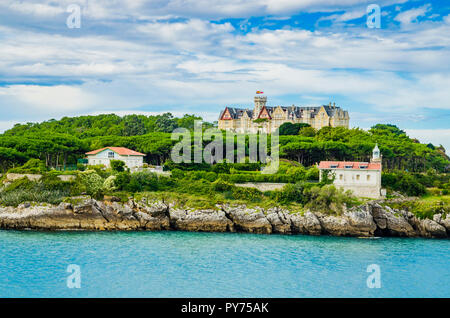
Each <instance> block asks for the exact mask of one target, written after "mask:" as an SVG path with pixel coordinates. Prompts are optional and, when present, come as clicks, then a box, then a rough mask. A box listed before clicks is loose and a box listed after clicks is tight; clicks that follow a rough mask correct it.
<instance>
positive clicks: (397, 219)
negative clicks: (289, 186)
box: [0, 197, 450, 238]
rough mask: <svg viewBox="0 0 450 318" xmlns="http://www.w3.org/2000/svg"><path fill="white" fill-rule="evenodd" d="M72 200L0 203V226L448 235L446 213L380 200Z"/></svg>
mask: <svg viewBox="0 0 450 318" xmlns="http://www.w3.org/2000/svg"><path fill="white" fill-rule="evenodd" d="M70 202H72V203H61V204H59V205H58V206H54V205H49V204H39V205H38V204H37V205H33V204H29V203H25V204H21V205H19V206H18V207H0V228H1V229H16V230H25V229H31V230H49V231H57V230H86V231H105V230H109V231H139V230H146V231H162V230H177V231H193V232H247V233H259V234H271V233H279V234H305V235H332V236H355V237H375V236H396V237H430V238H448V237H449V234H450V217H447V218H444V217H443V216H442V215H439V214H436V215H435V216H434V218H433V220H429V219H425V220H421V219H418V218H416V217H415V216H414V215H413V214H412V213H410V212H407V211H403V210H394V209H391V208H389V207H387V206H383V205H382V204H381V203H382V202H380V201H372V202H369V203H366V204H364V205H361V206H358V207H354V208H351V209H348V210H344V212H343V213H342V214H341V215H339V216H338V215H329V214H325V213H320V212H313V211H306V212H304V213H291V212H290V211H288V210H285V209H281V208H270V209H263V208H249V207H246V206H230V205H220V206H219V205H218V206H217V207H216V209H205V210H194V209H183V208H180V207H178V206H176V205H174V204H171V203H165V202H162V201H147V200H146V199H142V200H140V201H135V200H129V201H128V202H127V203H120V202H117V200H115V199H114V198H110V199H109V200H104V201H97V200H94V199H91V198H89V197H78V198H72V200H70Z"/></svg>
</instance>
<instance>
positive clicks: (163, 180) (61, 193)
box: [0, 159, 359, 213]
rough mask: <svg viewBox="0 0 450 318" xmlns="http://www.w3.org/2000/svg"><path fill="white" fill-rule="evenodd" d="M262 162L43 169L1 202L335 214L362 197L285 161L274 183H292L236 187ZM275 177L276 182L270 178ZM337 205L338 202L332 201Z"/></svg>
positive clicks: (9, 188) (1, 195)
mask: <svg viewBox="0 0 450 318" xmlns="http://www.w3.org/2000/svg"><path fill="white" fill-rule="evenodd" d="M42 166H43V162H40V161H39V160H36V159H33V160H31V161H30V162H28V163H27V164H26V165H24V166H23V167H22V168H20V169H23V170H22V171H21V172H33V171H34V172H37V171H41V168H42ZM258 166H259V164H227V163H224V164H218V165H215V166H214V167H215V171H216V172H215V171H202V170H200V171H197V170H194V171H187V170H181V169H177V168H175V169H174V170H173V171H172V175H171V176H163V175H159V176H158V175H156V174H154V173H151V172H149V171H142V172H134V173H130V171H128V169H127V170H125V169H124V167H123V165H122V164H120V162H114V164H112V167H111V168H108V169H104V167H102V166H91V167H90V169H89V170H86V171H76V172H72V174H73V175H74V176H75V178H74V179H73V180H71V181H62V180H60V179H59V178H58V174H59V172H57V171H48V172H43V173H42V175H43V177H42V178H41V179H40V180H39V181H30V180H28V178H26V177H24V178H22V179H18V180H15V181H13V182H10V183H8V184H7V185H6V186H5V187H3V188H2V189H0V202H1V203H2V204H4V205H12V206H17V205H19V204H21V203H24V202H45V203H52V204H58V203H60V202H62V201H64V200H66V199H68V198H69V197H73V196H79V195H90V196H92V197H94V198H97V199H102V198H103V197H104V196H105V195H108V196H115V197H117V198H119V199H121V200H122V201H127V200H128V198H129V197H133V196H135V197H138V196H142V195H151V196H153V197H155V198H158V199H162V200H166V199H169V198H171V199H175V201H176V202H177V203H178V204H180V205H183V206H188V207H199V208H206V207H208V208H214V207H215V205H216V204H220V203H226V202H227V203H244V204H247V205H249V204H250V205H252V204H254V205H258V206H266V207H267V206H271V205H272V206H275V205H285V206H289V207H291V208H294V209H299V210H301V209H302V208H303V207H305V208H319V209H321V210H322V211H329V212H330V213H341V212H342V207H343V204H347V205H348V206H352V205H355V204H358V203H359V201H358V200H357V199H356V198H355V197H353V196H352V195H351V194H350V193H345V192H344V191H342V190H337V189H336V188H335V187H334V186H332V185H330V183H331V182H332V180H330V179H328V178H326V179H324V180H326V181H323V182H320V183H319V182H318V180H317V177H318V170H317V168H316V167H311V168H310V169H305V168H304V167H302V166H292V165H291V164H289V163H286V162H284V163H282V164H281V167H280V171H279V173H277V174H275V175H269V176H264V177H271V178H273V181H278V182H279V181H286V182H290V183H288V184H287V185H286V186H285V187H284V188H283V189H281V190H274V191H266V192H264V193H263V192H261V191H259V190H257V189H254V188H246V187H240V186H237V185H236V183H240V182H242V181H246V180H242V178H244V177H245V178H250V179H251V180H253V179H252V178H256V179H258V178H259V177H261V176H262V175H261V174H260V173H259V171H257V170H255V169H257V168H258ZM271 181H272V180H271ZM332 203H334V204H332Z"/></svg>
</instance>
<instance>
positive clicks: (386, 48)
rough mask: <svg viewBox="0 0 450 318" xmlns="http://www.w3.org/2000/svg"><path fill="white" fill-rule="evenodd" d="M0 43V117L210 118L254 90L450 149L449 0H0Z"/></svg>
mask: <svg viewBox="0 0 450 318" xmlns="http://www.w3.org/2000/svg"><path fill="white" fill-rule="evenodd" d="M372 3H375V4H378V5H379V6H380V8H381V28H380V29H376V28H375V29H371V28H368V27H367V25H366V19H367V13H366V9H367V6H368V5H369V4H372ZM71 4H77V5H79V6H80V8H81V28H79V29H70V28H68V27H67V25H66V20H67V18H68V16H69V15H70V13H69V12H67V8H68V7H69V6H70V5H71ZM0 43H1V44H0V131H2V130H4V129H7V128H9V127H11V126H12V125H14V123H17V122H30V121H31V122H35V121H43V120H47V119H50V118H61V117H63V116H74V115H81V114H98V113H112V112H114V113H117V114H128V113H142V114H155V113H161V112H165V111H171V112H172V113H174V114H176V115H182V114H183V113H195V114H199V115H202V116H203V117H204V118H205V119H207V120H216V119H217V116H218V113H219V111H220V110H221V109H223V108H224V107H225V106H227V105H229V106H244V107H252V99H253V96H254V93H255V91H256V90H263V91H264V92H265V95H267V96H268V101H269V102H268V103H269V104H270V105H292V104H295V105H299V106H301V105H321V104H328V103H329V102H330V101H331V102H336V104H337V105H339V106H342V107H343V108H344V109H347V110H348V111H349V113H350V117H351V126H353V127H362V128H368V127H370V126H372V125H373V124H376V123H393V124H397V125H399V126H400V127H401V128H402V129H405V130H406V131H407V132H408V133H409V134H410V135H411V136H414V137H418V138H419V139H420V140H421V141H423V142H433V143H434V144H443V145H444V146H445V147H446V148H448V149H450V125H449V122H450V89H449V88H450V76H449V75H450V63H449V62H450V54H449V53H450V2H449V1H444V0H441V1H415V0H409V1H408V0H379V1H372V0H371V1H365V0H340V1H338V0H295V1H294V0H259V1H256V0H246V1H244V0H216V1H213V0H153V1H146V0H134V1H131V0H130V1H122V0H121V1H119V0H60V1H51V0H40V1H33V0H29V1H17V0H15V1H12V0H2V2H1V3H0Z"/></svg>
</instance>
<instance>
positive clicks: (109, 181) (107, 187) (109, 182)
mask: <svg viewBox="0 0 450 318" xmlns="http://www.w3.org/2000/svg"><path fill="white" fill-rule="evenodd" d="M115 181H116V176H109V177H108V178H106V180H105V181H104V182H103V187H102V190H103V191H104V192H112V191H114V190H117V186H116V182H115Z"/></svg>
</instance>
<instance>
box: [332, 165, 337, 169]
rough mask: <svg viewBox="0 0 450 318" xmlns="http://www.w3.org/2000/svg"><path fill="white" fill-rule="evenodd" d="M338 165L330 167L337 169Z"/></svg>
mask: <svg viewBox="0 0 450 318" xmlns="http://www.w3.org/2000/svg"><path fill="white" fill-rule="evenodd" d="M337 167H338V165H330V168H337Z"/></svg>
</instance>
